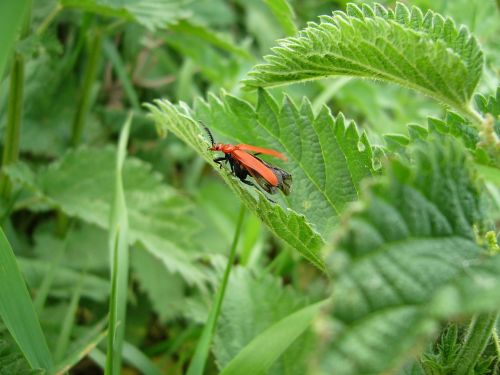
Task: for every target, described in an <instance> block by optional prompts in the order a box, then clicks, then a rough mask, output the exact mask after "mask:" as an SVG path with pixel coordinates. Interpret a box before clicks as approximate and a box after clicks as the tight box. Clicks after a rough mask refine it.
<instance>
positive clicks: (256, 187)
mask: <svg viewBox="0 0 500 375" xmlns="http://www.w3.org/2000/svg"><path fill="white" fill-rule="evenodd" d="M240 181H241V182H243V183H244V184H245V185H248V186H252V187H253V188H255V189H256V190H258V191H260V192H261V193H262V194H264V196H265V197H266V198H267V200H268V201H269V202H271V203H276V202H275V201H273V200H272V199H271V198H269V197H268V196H267V194H266V193H265V192H264V191H262V190H261V189H260V188H259V187H258V186H257V185H255V184H254V183H253V182H252V181H248V180H245V179H241V178H240Z"/></svg>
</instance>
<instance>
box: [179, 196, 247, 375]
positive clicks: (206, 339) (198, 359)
mask: <svg viewBox="0 0 500 375" xmlns="http://www.w3.org/2000/svg"><path fill="white" fill-rule="evenodd" d="M244 216H245V207H244V206H243V204H242V205H241V207H240V213H239V215H238V222H237V224H236V230H235V232H234V238H233V243H232V245H231V251H230V252H229V258H228V260H227V265H226V269H225V270H224V275H223V276H222V282H221V285H220V287H219V290H218V291H217V294H216V295H215V303H214V305H213V306H212V309H211V310H210V314H209V315H208V319H207V323H206V324H205V327H204V328H203V333H202V334H201V338H200V340H199V341H198V344H197V346H196V350H195V352H194V355H193V357H192V359H191V363H190V364H189V368H188V370H187V372H186V375H202V374H203V371H204V369H205V363H206V361H207V357H208V351H209V349H210V343H211V342H212V337H213V335H214V333H215V328H216V326H217V319H218V318H219V314H220V310H221V306H222V301H223V300H224V294H225V292H226V286H227V283H228V281H229V274H230V272H231V269H232V268H233V263H234V258H235V257H236V248H237V245H238V239H239V238H240V232H241V226H242V223H243V218H244Z"/></svg>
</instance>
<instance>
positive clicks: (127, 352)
mask: <svg viewBox="0 0 500 375" xmlns="http://www.w3.org/2000/svg"><path fill="white" fill-rule="evenodd" d="M123 357H124V359H125V361H126V362H127V363H129V364H131V365H132V366H134V367H135V368H136V369H137V370H139V372H140V373H141V374H144V375H161V371H160V369H159V368H158V367H157V366H156V365H155V364H154V363H153V362H151V360H150V359H149V358H148V357H147V356H146V355H145V354H144V353H143V352H141V351H140V350H139V349H137V347H135V346H134V345H132V344H130V343H128V342H124V343H123Z"/></svg>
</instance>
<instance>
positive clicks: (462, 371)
mask: <svg viewBox="0 0 500 375" xmlns="http://www.w3.org/2000/svg"><path fill="white" fill-rule="evenodd" d="M497 318H498V313H496V312H494V313H487V314H479V315H476V316H474V317H473V318H472V320H471V323H470V326H469V328H468V330H467V335H466V336H465V340H464V342H463V344H462V347H461V349H460V352H459V353H458V355H457V358H456V359H455V362H454V363H453V374H455V375H468V374H471V373H472V371H473V369H474V367H475V366H476V363H477V361H478V360H479V357H480V356H481V354H482V353H483V351H484V349H485V348H486V345H488V342H489V341H490V338H491V335H492V333H493V331H494V329H495V324H496V321H497Z"/></svg>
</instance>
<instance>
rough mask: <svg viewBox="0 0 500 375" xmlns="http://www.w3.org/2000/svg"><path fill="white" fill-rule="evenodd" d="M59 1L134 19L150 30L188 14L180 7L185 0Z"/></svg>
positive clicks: (104, 14)
mask: <svg viewBox="0 0 500 375" xmlns="http://www.w3.org/2000/svg"><path fill="white" fill-rule="evenodd" d="M60 2H61V4H62V5H63V6H64V7H67V8H78V9H80V10H85V11H87V12H93V13H97V14H100V15H103V16H111V17H118V18H122V19H124V20H126V21H135V22H138V23H140V24H141V25H143V26H144V27H146V28H148V29H150V30H155V29H157V28H164V27H165V26H167V24H168V23H171V22H173V21H174V20H176V19H178V18H181V17H186V16H188V15H189V14H190V13H189V12H188V11H187V10H186V9H183V7H182V5H183V4H186V3H187V1H185V0H146V1H142V0H141V1H136V0H125V1H120V0H111V1H105V0H83V1H80V0H60Z"/></svg>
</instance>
